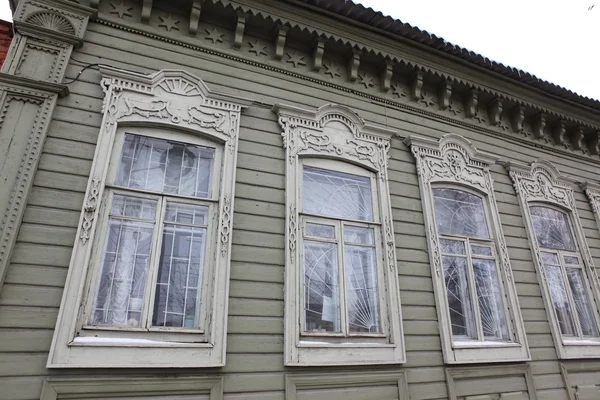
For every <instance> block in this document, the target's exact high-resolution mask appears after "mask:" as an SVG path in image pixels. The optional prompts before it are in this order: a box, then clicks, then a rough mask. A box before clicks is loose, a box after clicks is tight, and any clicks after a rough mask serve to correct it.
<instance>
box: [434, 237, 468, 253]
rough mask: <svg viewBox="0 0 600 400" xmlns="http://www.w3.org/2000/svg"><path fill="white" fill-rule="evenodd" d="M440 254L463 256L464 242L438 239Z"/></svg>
mask: <svg viewBox="0 0 600 400" xmlns="http://www.w3.org/2000/svg"><path fill="white" fill-rule="evenodd" d="M440 246H441V247H442V253H450V254H465V242H463V241H459V240H448V239H440Z"/></svg>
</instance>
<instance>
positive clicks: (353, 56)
mask: <svg viewBox="0 0 600 400" xmlns="http://www.w3.org/2000/svg"><path fill="white" fill-rule="evenodd" d="M361 54H362V52H361V51H360V50H358V49H354V48H353V49H352V50H351V51H350V56H349V58H348V80H349V81H350V82H355V81H356V79H357V78H358V67H359V66H360V56H361Z"/></svg>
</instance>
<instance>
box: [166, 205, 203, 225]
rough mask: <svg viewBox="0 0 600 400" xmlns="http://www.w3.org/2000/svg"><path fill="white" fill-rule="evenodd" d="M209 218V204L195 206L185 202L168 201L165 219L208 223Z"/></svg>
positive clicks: (201, 223) (195, 223) (185, 222)
mask: <svg viewBox="0 0 600 400" xmlns="http://www.w3.org/2000/svg"><path fill="white" fill-rule="evenodd" d="M207 219H208V207H207V206H195V205H192V204H183V203H173V202H168V203H167V211H166V214H165V221H169V222H179V223H182V224H189V225H206V222H207Z"/></svg>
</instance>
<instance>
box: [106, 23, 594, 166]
mask: <svg viewBox="0 0 600 400" xmlns="http://www.w3.org/2000/svg"><path fill="white" fill-rule="evenodd" d="M96 22H98V23H101V24H104V25H107V26H111V27H114V28H117V29H122V30H125V31H128V32H132V33H135V34H140V35H143V36H146V37H149V38H152V39H156V40H161V41H164V42H167V43H172V44H175V45H179V46H182V47H185V48H189V49H193V50H196V51H199V52H202V53H205V54H210V55H214V56H218V57H223V58H226V59H229V60H232V61H235V62H240V63H244V64H247V65H251V66H254V67H259V68H263V69H266V70H269V71H272V72H276V73H281V74H284V75H287V76H290V77H294V78H299V79H302V80H305V81H309V82H313V83H316V84H319V85H323V86H326V87H331V88H335V89H337V90H341V91H344V92H347V93H351V94H353V95H356V96H360V97H364V98H368V99H370V100H373V101H375V102H378V103H381V104H382V105H386V106H392V107H396V108H398V109H402V110H404V111H410V112H413V113H419V114H422V115H426V116H428V117H432V118H435V119H439V120H443V121H446V122H450V123H452V124H455V125H457V126H463V127H467V128H469V129H474V130H477V131H479V132H483V133H485V134H487V135H490V136H494V137H498V136H501V137H502V138H505V139H508V140H512V141H515V142H518V143H525V144H527V145H529V146H534V147H539V148H543V149H545V150H548V151H551V152H554V153H557V154H567V155H568V156H569V157H571V158H577V159H580V160H585V161H587V162H592V163H595V164H600V160H599V159H597V158H596V157H594V158H592V157H590V156H589V155H585V154H584V153H583V152H581V151H579V152H575V153H574V152H573V151H571V150H567V149H564V148H562V149H561V148H560V147H554V146H552V144H551V143H547V142H544V141H539V140H532V139H531V138H530V137H529V136H528V135H527V134H526V132H524V131H523V126H524V119H525V115H526V113H525V111H526V110H527V109H531V108H532V107H534V108H535V109H536V110H537V109H540V108H539V107H537V106H535V105H533V104H531V103H526V102H523V101H521V100H519V99H516V98H513V97H507V96H505V95H504V94H502V95H498V96H496V97H497V99H499V100H504V101H503V102H502V104H503V105H504V104H509V103H510V104H511V106H510V115H511V116H512V117H511V116H509V117H510V118H512V119H511V120H510V121H512V123H511V124H510V126H509V124H507V123H506V122H504V120H502V122H501V123H499V124H498V125H497V126H495V127H494V126H489V127H488V126H482V125H483V123H482V122H480V123H477V122H476V120H474V119H469V120H462V119H459V118H460V110H455V108H456V107H452V101H449V102H448V107H449V108H447V109H446V110H443V108H444V107H443V104H439V107H440V111H437V112H434V111H430V110H428V109H426V108H429V109H431V107H421V106H422V105H423V104H422V102H421V101H419V102H418V103H417V104H415V103H412V102H410V101H409V100H410V99H408V98H403V97H398V98H397V99H392V98H390V97H389V96H387V95H384V94H381V95H378V94H375V93H373V92H374V91H375V90H376V89H374V88H372V87H370V88H367V89H365V90H364V91H361V90H358V89H357V88H356V86H354V85H351V84H348V85H347V86H348V87H347V86H343V85H342V84H337V83H332V82H330V81H326V80H324V79H319V78H316V77H314V74H313V73H311V72H310V71H307V74H304V73H302V72H300V71H299V69H298V71H299V72H300V73H299V72H293V71H291V70H290V68H291V69H294V68H292V66H291V65H289V68H287V69H286V67H285V64H287V63H283V64H282V67H277V66H274V65H273V64H272V63H267V62H266V60H265V62H263V61H260V60H258V59H249V58H245V57H244V56H245V55H246V54H247V53H245V52H244V53H242V52H240V51H237V50H236V51H234V52H231V53H230V52H229V51H228V50H226V49H222V48H212V47H204V46H199V45H196V44H192V43H191V42H190V40H189V39H187V38H185V37H181V35H178V36H179V37H178V38H177V39H174V38H172V37H167V36H163V35H158V34H155V33H152V32H149V31H146V30H142V29H138V28H134V27H132V26H128V25H124V24H122V23H115V22H114V21H112V20H104V19H99V20H96ZM123 22H124V23H127V21H123ZM232 50H233V48H232ZM248 54H249V53H248ZM406 65H412V66H414V64H412V63H410V62H408V64H406ZM324 66H325V67H327V64H324ZM415 68H417V67H415ZM309 70H310V68H309ZM422 71H426V72H427V73H428V74H434V75H435V76H436V77H442V78H444V79H445V81H446V82H451V83H452V84H447V85H446V86H444V88H443V89H442V88H440V92H438V96H441V97H442V98H444V97H447V96H448V90H449V89H450V90H451V89H452V86H453V85H457V84H461V83H462V84H463V85H466V84H465V83H464V81H462V80H461V79H458V78H455V77H451V76H449V75H444V74H441V73H438V72H436V71H433V70H431V69H422ZM325 73H327V71H326V72H325ZM311 75H313V76H311ZM336 75H337V74H336ZM333 77H334V76H333V75H332V78H333ZM340 79H341V78H340ZM391 86H392V87H395V85H391ZM466 86H468V87H474V88H475V89H474V91H475V92H477V88H476V87H475V86H474V85H471V84H468V85H466ZM398 90H400V88H398ZM369 92H370V93H369ZM479 93H487V94H489V95H495V94H494V93H492V92H490V91H489V90H487V89H481V90H480V91H479ZM411 103H412V104H411ZM515 103H516V104H517V105H516V106H515V105H514V104H515ZM444 104H445V103H444ZM505 107H506V106H505ZM453 112H454V114H453ZM527 114H528V115H529V114H531V112H530V111H529V112H528V113H527ZM503 115H504V114H503ZM507 115H508V114H507ZM538 115H544V118H546V116H547V115H554V116H558V114H556V113H555V112H553V111H546V113H539V114H538ZM452 116H455V118H452ZM560 118H562V119H563V121H569V122H571V123H577V124H578V125H577V126H580V127H581V128H582V129H583V128H586V129H588V132H589V129H595V130H597V131H598V132H600V126H599V127H595V126H594V125H592V124H590V123H587V122H584V121H581V120H578V119H575V118H571V117H567V116H564V115H560ZM486 125H487V123H486ZM528 126H529V125H528ZM511 127H512V129H513V131H514V133H509V131H511ZM534 128H535V127H534ZM528 129H529V128H528ZM544 129H545V125H541V129H539V131H540V133H541V134H542V135H551V133H550V132H547V133H546V132H545V130H544ZM598 132H597V133H596V134H600V133H598ZM543 137H544V138H546V136H543ZM584 142H585V143H586V144H587V145H589V146H590V147H593V146H592V145H593V143H595V142H594V133H593V132H592V133H588V134H586V135H585V140H584ZM590 153H591V154H592V155H594V154H595V152H594V151H593V149H590Z"/></svg>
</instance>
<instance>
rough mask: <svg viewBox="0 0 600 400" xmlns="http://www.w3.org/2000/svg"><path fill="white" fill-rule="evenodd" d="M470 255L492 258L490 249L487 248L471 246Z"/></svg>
mask: <svg viewBox="0 0 600 400" xmlns="http://www.w3.org/2000/svg"><path fill="white" fill-rule="evenodd" d="M471 253H473V254H475V255H478V256H490V257H491V256H492V255H493V253H492V248H491V247H488V246H475V245H472V246H471Z"/></svg>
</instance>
